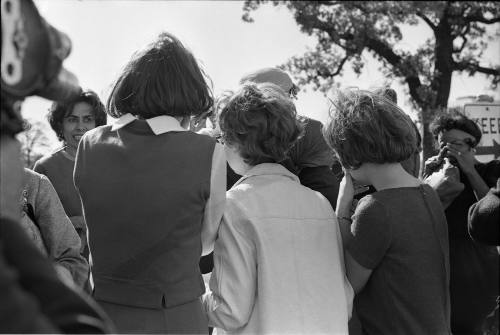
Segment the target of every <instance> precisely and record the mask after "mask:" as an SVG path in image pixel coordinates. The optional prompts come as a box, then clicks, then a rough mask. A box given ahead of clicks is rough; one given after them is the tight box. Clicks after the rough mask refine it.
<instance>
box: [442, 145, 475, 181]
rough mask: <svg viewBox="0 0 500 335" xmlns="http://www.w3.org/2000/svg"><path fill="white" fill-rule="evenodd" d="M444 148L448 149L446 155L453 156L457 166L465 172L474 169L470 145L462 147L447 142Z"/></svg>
mask: <svg viewBox="0 0 500 335" xmlns="http://www.w3.org/2000/svg"><path fill="white" fill-rule="evenodd" d="M445 148H446V149H447V150H448V156H449V157H453V158H454V159H455V160H456V161H457V163H458V166H459V167H460V169H461V170H462V171H463V172H464V173H465V174H469V173H471V172H473V171H474V169H475V168H474V162H475V158H474V152H475V150H474V149H472V148H470V147H467V148H466V149H464V148H463V147H461V146H458V145H455V144H451V143H448V144H447V145H446V147H445Z"/></svg>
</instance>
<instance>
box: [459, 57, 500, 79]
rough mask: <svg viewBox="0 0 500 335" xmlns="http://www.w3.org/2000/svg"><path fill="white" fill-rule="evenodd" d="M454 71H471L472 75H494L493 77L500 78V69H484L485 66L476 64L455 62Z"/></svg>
mask: <svg viewBox="0 0 500 335" xmlns="http://www.w3.org/2000/svg"><path fill="white" fill-rule="evenodd" d="M453 65H454V69H455V70H458V71H470V72H471V73H475V72H479V73H483V74H486V75H492V76H499V77H500V69H498V68H496V69H494V68H490V67H484V66H479V65H477V64H474V63H470V62H465V61H462V62H458V63H457V62H454V64H453Z"/></svg>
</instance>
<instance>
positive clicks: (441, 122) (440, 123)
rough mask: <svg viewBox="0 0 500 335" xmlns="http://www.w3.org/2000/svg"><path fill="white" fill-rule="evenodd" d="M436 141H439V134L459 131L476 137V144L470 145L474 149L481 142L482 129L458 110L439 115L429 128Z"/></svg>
mask: <svg viewBox="0 0 500 335" xmlns="http://www.w3.org/2000/svg"><path fill="white" fill-rule="evenodd" d="M429 128H430V130H431V133H432V135H433V136H434V139H435V140H437V139H438V135H439V133H441V132H443V131H448V130H452V129H458V130H461V131H463V132H466V133H467V134H470V135H471V136H473V137H474V139H475V142H474V143H470V144H469V145H470V146H471V147H472V148H473V147H475V146H476V145H477V144H478V143H479V142H480V141H481V136H482V134H481V129H480V128H479V126H478V125H477V124H476V122H474V121H472V120H471V119H469V118H468V117H467V116H465V115H464V114H462V113H460V112H459V111H457V110H450V111H445V112H442V113H439V114H438V115H436V117H435V118H434V120H433V121H432V122H431V124H430V126H429Z"/></svg>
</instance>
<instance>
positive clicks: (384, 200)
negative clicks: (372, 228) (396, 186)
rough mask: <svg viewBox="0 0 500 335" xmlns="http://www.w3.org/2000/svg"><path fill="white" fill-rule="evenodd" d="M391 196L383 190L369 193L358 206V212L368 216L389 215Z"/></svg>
mask: <svg viewBox="0 0 500 335" xmlns="http://www.w3.org/2000/svg"><path fill="white" fill-rule="evenodd" d="M390 200H391V199H390V198H388V197H387V196H386V194H383V193H381V192H375V193H372V194H368V195H366V196H364V197H363V198H361V199H360V200H359V202H358V205H357V206H356V214H358V215H368V216H385V215H387V208H388V207H390V204H389V206H388V203H389V202H390Z"/></svg>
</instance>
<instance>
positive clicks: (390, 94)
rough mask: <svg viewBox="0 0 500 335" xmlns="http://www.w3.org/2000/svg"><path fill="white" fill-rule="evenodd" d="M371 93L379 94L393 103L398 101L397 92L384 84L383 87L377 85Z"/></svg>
mask: <svg viewBox="0 0 500 335" xmlns="http://www.w3.org/2000/svg"><path fill="white" fill-rule="evenodd" d="M373 93H375V94H378V95H381V96H383V97H386V98H387V99H389V100H390V101H392V102H393V103H394V104H397V103H398V94H397V93H396V91H395V90H393V89H392V88H390V87H387V86H384V87H378V88H375V89H374V90H373Z"/></svg>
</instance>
